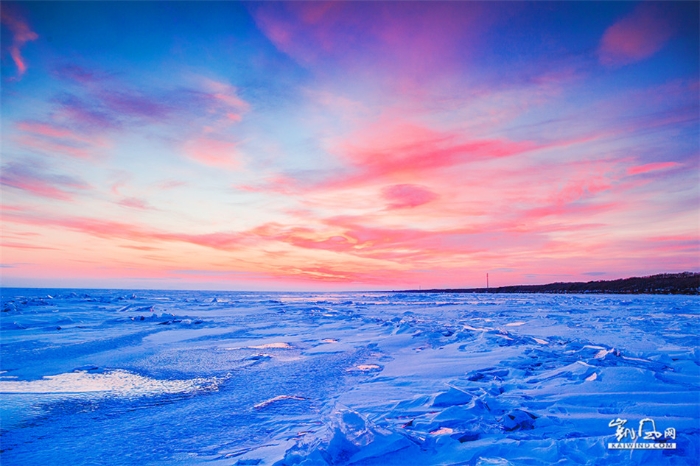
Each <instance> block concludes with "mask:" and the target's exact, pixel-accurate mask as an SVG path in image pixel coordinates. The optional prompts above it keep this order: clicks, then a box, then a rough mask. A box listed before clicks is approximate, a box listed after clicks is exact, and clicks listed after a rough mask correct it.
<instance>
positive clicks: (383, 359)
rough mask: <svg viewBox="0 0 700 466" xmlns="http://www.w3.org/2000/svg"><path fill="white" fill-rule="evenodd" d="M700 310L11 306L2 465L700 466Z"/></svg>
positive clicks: (142, 294)
mask: <svg viewBox="0 0 700 466" xmlns="http://www.w3.org/2000/svg"><path fill="white" fill-rule="evenodd" d="M699 305H700V299H699V298H698V297H697V296H641V295H635V296H629V295H624V296H623V295H534V294H530V295H526V294H517V295H516V294H513V295H506V294H427V293H423V294H420V293H416V294H401V293H333V294H331V293H233V292H231V293H226V292H185V291H141V290H138V291H124V290H104V291H96V290H36V289H33V290H29V289H3V290H2V313H1V314H0V318H1V321H0V322H1V325H2V327H1V329H2V333H1V336H2V342H1V343H2V349H1V357H2V359H1V366H2V367H1V370H2V373H1V374H0V397H1V401H2V403H1V414H2V426H1V428H2V435H1V437H0V442H1V449H2V453H0V462H1V463H2V464H3V466H9V465H51V464H60V465H69V464H70V465H80V464H86V465H87V464H90V465H95V464H110V465H112V464H138V465H162V464H211V465H236V464H240V465H243V464H246V465H249V464H260V465H268V464H277V465H292V464H305V465H310V464H313V465H316V464H318V465H322V464H337V465H345V464H348V465H349V464H357V465H360V464H366V465H370V464H371V465H391V464H397V465H412V464H414V465H433V464H436V465H438V464H440V465H442V464H445V465H446V464H467V465H510V464H512V465H551V464H562V465H563V464H590V465H599V464H600V465H603V464H605V465H617V464H619V465H623V464H625V465H626V464H640V465H686V464H687V465H696V464H698V458H700V349H699V348H698V335H700V312H698V311H699V310H700V306H699ZM644 420H646V421H644ZM649 420H651V421H652V422H649ZM623 421H626V422H623ZM642 421H643V422H642ZM640 434H641V435H640ZM656 434H658V435H656ZM645 437H647V438H646V439H645ZM618 441H619V442H625V443H630V444H642V443H644V444H647V445H651V446H649V447H645V448H643V449H642V448H640V449H635V450H630V449H626V450H617V449H610V448H609V447H608V446H609V444H610V443H615V442H618ZM671 444H674V445H675V447H676V448H675V449H671V448H670V445H671ZM654 445H656V447H654ZM663 446H666V448H662V447H663ZM657 447H658V448H657Z"/></svg>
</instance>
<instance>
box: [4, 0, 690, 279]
mask: <svg viewBox="0 0 700 466" xmlns="http://www.w3.org/2000/svg"><path fill="white" fill-rule="evenodd" d="M698 17H699V12H698V3H697V2H659V3H655V2H642V3H633V2H601V3H596V2H581V3H578V2H562V3H552V2H534V3H518V2H508V3H499V2H488V3H480V2H445V3H441V2H425V3H423V2H391V3H383V2H349V3H342V2H332V3H323V2H309V3H306V2H287V3H275V2H262V3H226V2H199V3H189V2H154V3H149V2H143V3H142V2H77V3H63V2H53V3H48V2H46V3H45V2H18V3H13V2H3V5H2V167H1V170H2V171H1V173H0V181H1V183H2V269H0V270H1V272H2V285H3V286H37V287H45V286H46V287H49V286H54V287H99V288H114V287H117V288H124V287H126V288H129V287H136V288H168V289H169V288H181V289H192V288H202V289H230V290H263V289H264V290H373V289H406V288H418V287H422V288H424V289H425V288H441V287H450V288H455V287H480V286H485V275H486V273H489V277H490V284H491V286H504V285H512V284H528V283H548V282H553V281H589V280H600V279H614V278H621V277H628V276H640V275H649V274H654V273H662V272H681V271H699V270H700V248H699V228H700V214H699V213H700V210H699V208H698V207H699V206H700V188H699V186H700V171H699V168H700V164H699V160H700V159H699V157H700V147H699V140H700V139H699V137H700V132H699V125H698V123H699V121H698V119H699V115H700V113H699V112H700V105H699V102H700V100H699V95H700V83H699V81H698V75H699V73H700V65H699V59H698V57H699V56H700V53H699V50H698V47H699V45H698V44H699V42H700V41H698V38H699V34H700V33H699V27H698Z"/></svg>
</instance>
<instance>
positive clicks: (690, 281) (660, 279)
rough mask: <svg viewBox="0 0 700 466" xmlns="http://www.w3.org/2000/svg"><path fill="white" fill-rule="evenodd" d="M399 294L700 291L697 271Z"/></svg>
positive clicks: (699, 279) (682, 292) (689, 292)
mask: <svg viewBox="0 0 700 466" xmlns="http://www.w3.org/2000/svg"><path fill="white" fill-rule="evenodd" d="M401 292H402V293H551V294H567V293H584V294H586V293H593V294H599V293H600V294H602V293H610V294H680V295H698V294H700V273H695V272H682V273H662V274H658V275H651V276H648V277H631V278H623V279H619V280H599V281H591V282H556V283H548V284H546V285H512V286H500V287H496V288H452V289H430V290H402V291H401Z"/></svg>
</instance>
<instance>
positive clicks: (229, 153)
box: [185, 137, 240, 169]
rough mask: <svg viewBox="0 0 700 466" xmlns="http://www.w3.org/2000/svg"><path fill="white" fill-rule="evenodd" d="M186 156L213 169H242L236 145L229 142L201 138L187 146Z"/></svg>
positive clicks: (189, 142) (188, 143)
mask: <svg viewBox="0 0 700 466" xmlns="http://www.w3.org/2000/svg"><path fill="white" fill-rule="evenodd" d="M185 154H186V155H187V156H188V157H189V158H191V159H192V160H194V161H196V162H199V163H201V164H204V165H209V166H212V167H223V168H230V169H235V168H239V167H240V160H239V159H238V155H239V154H238V149H237V147H236V144H235V143H233V142H229V141H224V140H220V139H214V138H210V137H200V138H197V139H194V140H191V141H188V142H187V143H186V144H185Z"/></svg>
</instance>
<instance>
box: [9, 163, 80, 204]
mask: <svg viewBox="0 0 700 466" xmlns="http://www.w3.org/2000/svg"><path fill="white" fill-rule="evenodd" d="M0 184H2V185H3V186H7V187H9V188H14V189H19V190H22V191H26V192H29V193H31V194H33V195H35V196H40V197H46V198H51V199H56V200H62V201H69V200H71V199H73V196H74V194H75V192H76V191H85V190H87V189H89V188H90V186H89V185H88V184H87V183H86V182H84V181H82V180H80V179H78V178H75V177H72V176H68V175H56V174H52V173H49V172H48V171H47V170H46V169H45V167H42V164H41V163H33V164H30V163H22V162H11V163H8V164H6V165H5V166H4V167H3V168H2V171H1V172H0Z"/></svg>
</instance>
